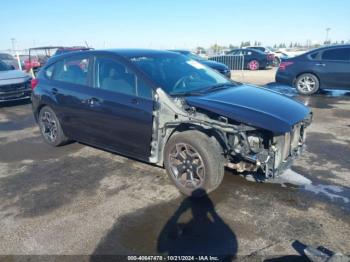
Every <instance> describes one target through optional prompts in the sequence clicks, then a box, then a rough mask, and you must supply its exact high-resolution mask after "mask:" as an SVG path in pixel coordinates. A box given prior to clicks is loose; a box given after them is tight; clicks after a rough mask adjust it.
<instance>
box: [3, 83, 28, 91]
mask: <svg viewBox="0 0 350 262" xmlns="http://www.w3.org/2000/svg"><path fill="white" fill-rule="evenodd" d="M26 88H27V85H26V83H20V84H12V85H3V86H0V92H11V91H18V90H22V89H26Z"/></svg>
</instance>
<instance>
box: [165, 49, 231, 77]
mask: <svg viewBox="0 0 350 262" xmlns="http://www.w3.org/2000/svg"><path fill="white" fill-rule="evenodd" d="M170 51H172V52H176V53H179V54H182V55H184V56H187V57H189V58H191V59H193V60H196V61H198V62H200V63H201V64H203V65H206V66H209V67H211V68H213V69H215V70H216V71H218V72H220V73H221V74H223V75H224V76H226V77H227V78H231V70H230V68H228V66H227V65H225V64H223V63H219V62H215V61H211V60H208V59H205V58H203V57H201V56H199V55H196V54H194V53H192V52H190V51H188V50H170Z"/></svg>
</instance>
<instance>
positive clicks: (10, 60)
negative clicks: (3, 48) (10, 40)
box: [0, 53, 19, 69]
mask: <svg viewBox="0 0 350 262" xmlns="http://www.w3.org/2000/svg"><path fill="white" fill-rule="evenodd" d="M0 60H1V61H2V62H4V63H5V64H7V65H9V66H12V67H13V68H14V69H18V68H19V67H18V62H17V60H16V59H15V58H14V57H13V56H12V55H10V54H7V53H0Z"/></svg>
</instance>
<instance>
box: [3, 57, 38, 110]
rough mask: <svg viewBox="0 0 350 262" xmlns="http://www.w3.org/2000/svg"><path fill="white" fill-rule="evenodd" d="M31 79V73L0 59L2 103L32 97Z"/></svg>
mask: <svg viewBox="0 0 350 262" xmlns="http://www.w3.org/2000/svg"><path fill="white" fill-rule="evenodd" d="M30 80H31V77H30V76H29V75H27V74H25V73H23V72H22V71H19V70H14V69H13V68H12V67H11V66H9V65H7V64H6V63H4V62H2V61H1V60H0V103H1V102H6V101H13V100H21V99H28V98H30V95H31V91H32V90H31V84H30Z"/></svg>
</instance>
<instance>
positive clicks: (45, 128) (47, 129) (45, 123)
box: [40, 111, 57, 142]
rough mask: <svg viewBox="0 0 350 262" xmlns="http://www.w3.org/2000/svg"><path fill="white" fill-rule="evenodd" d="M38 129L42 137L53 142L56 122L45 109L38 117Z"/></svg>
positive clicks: (55, 135)
mask: <svg viewBox="0 0 350 262" xmlns="http://www.w3.org/2000/svg"><path fill="white" fill-rule="evenodd" d="M40 129H41V132H42V134H43V135H44V137H45V138H46V139H47V140H48V141H50V142H54V141H55V140H56V138H57V123H56V121H55V119H54V118H53V116H52V114H51V113H50V112H48V111H45V112H44V113H43V114H42V115H41V118H40Z"/></svg>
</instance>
